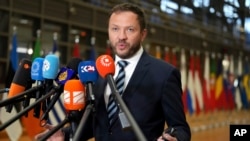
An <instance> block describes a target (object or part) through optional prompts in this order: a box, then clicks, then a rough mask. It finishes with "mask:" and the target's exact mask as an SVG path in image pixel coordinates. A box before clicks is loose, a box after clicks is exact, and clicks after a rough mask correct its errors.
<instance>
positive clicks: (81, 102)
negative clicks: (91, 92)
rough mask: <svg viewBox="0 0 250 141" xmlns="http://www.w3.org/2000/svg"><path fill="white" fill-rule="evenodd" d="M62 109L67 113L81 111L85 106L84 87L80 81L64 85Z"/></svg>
mask: <svg viewBox="0 0 250 141" xmlns="http://www.w3.org/2000/svg"><path fill="white" fill-rule="evenodd" d="M63 99H64V107H65V109H66V110H68V111H72V110H82V109H83V108H84V107H85V105H86V94H85V88H84V85H83V84H82V83H81V82H80V80H76V79H72V80H68V81H67V82H66V83H65V85H64V92H63Z"/></svg>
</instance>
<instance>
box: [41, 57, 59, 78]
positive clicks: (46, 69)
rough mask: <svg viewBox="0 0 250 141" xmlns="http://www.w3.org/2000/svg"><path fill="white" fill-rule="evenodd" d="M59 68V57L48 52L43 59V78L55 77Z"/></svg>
mask: <svg viewBox="0 0 250 141" xmlns="http://www.w3.org/2000/svg"><path fill="white" fill-rule="evenodd" d="M58 68H59V58H58V57H57V56H56V55H53V54H49V55H47V56H45V58H44V61H43V71H42V72H43V73H42V75H43V78H45V79H55V78H56V76H57V73H58Z"/></svg>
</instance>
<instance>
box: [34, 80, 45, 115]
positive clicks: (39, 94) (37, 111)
mask: <svg viewBox="0 0 250 141" xmlns="http://www.w3.org/2000/svg"><path fill="white" fill-rule="evenodd" d="M40 85H42V86H44V83H43V81H37V86H40ZM43 91H44V90H43V89H41V90H38V91H36V93H35V99H36V101H37V100H39V98H41V97H42V94H43ZM40 112H41V103H39V104H37V105H36V107H34V113H33V116H34V117H36V118H39V117H40Z"/></svg>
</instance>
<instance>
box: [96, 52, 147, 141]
mask: <svg viewBox="0 0 250 141" xmlns="http://www.w3.org/2000/svg"><path fill="white" fill-rule="evenodd" d="M96 68H97V71H98V72H99V74H100V75H101V77H103V78H106V79H107V81H108V84H109V86H110V89H111V92H112V95H113V96H114V99H115V101H116V102H117V103H118V104H117V105H118V107H119V109H120V111H121V112H120V113H119V119H120V122H121V125H122V127H123V129H127V128H129V127H130V126H132V129H133V131H134V132H135V134H136V137H137V138H138V140H140V141H146V138H145V136H144V135H143V133H142V131H141V130H140V128H139V126H138V125H137V123H136V121H135V120H134V118H133V116H132V114H131V113H130V111H129V109H128V108H127V106H126V104H125V103H124V101H123V100H122V98H121V95H120V94H119V91H118V90H117V87H116V84H115V81H114V79H113V75H114V73H115V64H114V60H113V58H112V57H111V56H109V55H101V56H99V57H98V58H97V59H96ZM123 112H124V113H125V114H124V113H123ZM127 120H128V121H127Z"/></svg>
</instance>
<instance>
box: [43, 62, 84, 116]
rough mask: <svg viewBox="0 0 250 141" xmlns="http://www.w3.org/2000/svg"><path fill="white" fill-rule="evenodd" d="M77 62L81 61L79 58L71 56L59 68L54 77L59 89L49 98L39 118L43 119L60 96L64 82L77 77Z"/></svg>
mask: <svg viewBox="0 0 250 141" xmlns="http://www.w3.org/2000/svg"><path fill="white" fill-rule="evenodd" d="M79 62H81V59H79V58H72V59H71V60H70V61H69V63H68V64H67V66H66V67H62V68H61V69H60V71H59V73H58V75H57V77H56V79H55V81H56V82H57V84H58V87H59V88H58V89H59V91H57V93H56V94H55V95H54V96H53V98H52V99H51V101H50V103H49V105H48V106H47V108H46V110H45V111H44V113H43V115H42V117H41V120H43V119H44V118H45V117H46V116H47V115H48V113H49V111H50V110H51V109H52V108H53V106H54V104H55V103H56V101H57V100H58V99H59V98H60V95H61V93H62V92H63V86H64V84H65V83H66V82H67V81H68V80H70V79H74V78H75V79H77V78H78V76H77V74H78V70H77V67H78V64H79Z"/></svg>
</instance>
